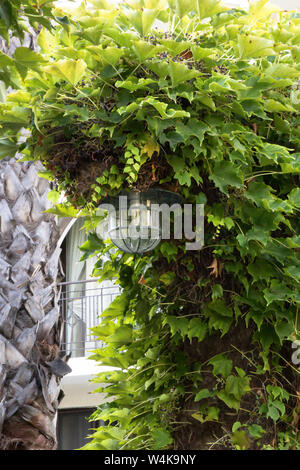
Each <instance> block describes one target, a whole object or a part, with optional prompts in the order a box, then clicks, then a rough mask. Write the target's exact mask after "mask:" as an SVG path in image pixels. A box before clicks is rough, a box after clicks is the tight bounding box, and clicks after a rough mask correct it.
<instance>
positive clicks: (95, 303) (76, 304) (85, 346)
mask: <svg viewBox="0 0 300 470" xmlns="http://www.w3.org/2000/svg"><path fill="white" fill-rule="evenodd" d="M58 286H59V287H60V288H61V295H60V300H59V303H60V308H61V314H62V316H63V319H64V337H63V341H62V347H61V349H62V351H63V352H66V353H67V354H70V353H71V357H84V356H89V355H90V351H92V350H94V349H98V348H101V347H102V345H103V343H102V342H101V341H96V338H95V336H94V335H93V334H92V332H91V331H90V328H92V327H94V326H97V325H98V324H99V323H100V321H101V320H100V318H99V315H100V314H101V313H102V312H103V311H104V310H105V309H106V308H107V307H108V306H109V304H110V303H111V302H112V301H113V299H114V298H115V297H116V296H117V295H119V293H120V288H119V287H118V286H115V285H113V284H112V283H110V281H104V282H103V283H101V284H98V283H97V282H96V281H94V280H85V281H74V282H61V283H60V284H58Z"/></svg>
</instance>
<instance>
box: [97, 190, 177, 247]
mask: <svg viewBox="0 0 300 470" xmlns="http://www.w3.org/2000/svg"><path fill="white" fill-rule="evenodd" d="M120 196H125V197H126V198H127V199H126V202H127V205H126V210H127V214H126V216H125V220H126V225H123V223H122V219H124V214H123V216H122V215H120ZM104 202H105V204H111V205H112V206H113V207H114V209H115V214H114V215H116V217H115V219H113V216H112V215H111V214H110V213H109V214H108V218H109V225H110V227H109V229H108V235H109V237H110V239H111V241H112V243H113V244H114V245H115V246H117V248H119V249H120V250H121V251H123V252H126V253H131V254H134V253H139V254H142V253H145V252H148V251H151V250H153V249H154V248H155V247H156V246H157V245H158V244H159V243H160V241H161V239H162V238H161V237H162V233H161V232H162V230H161V229H162V221H161V213H160V212H159V211H158V212H155V211H154V210H153V208H152V209H151V206H152V205H153V204H155V205H159V206H160V205H161V204H167V205H168V206H172V205H173V204H180V205H181V204H182V203H183V198H182V196H180V195H179V194H176V193H173V192H172V191H169V190H165V189H161V188H150V189H148V190H147V191H128V190H123V191H122V192H121V193H119V194H118V195H116V196H108V197H107V198H105V201H104ZM135 206H137V211H138V210H140V211H141V208H142V209H145V208H146V209H148V210H147V212H146V213H145V212H144V213H141V212H140V213H139V214H138V216H137V218H138V220H141V219H142V218H143V217H144V219H145V218H146V219H148V220H149V223H144V224H143V223H138V224H136V225H134V227H135V230H136V229H137V228H138V229H139V235H138V236H137V237H136V238H134V237H132V236H131V235H130V233H129V232H128V220H129V219H130V216H129V212H130V211H132V210H133V209H134V208H135ZM121 210H124V208H122V207H121ZM142 216H143V217H142ZM153 220H155V222H153ZM144 222H145V221H144ZM151 224H154V225H151ZM155 224H156V225H155ZM149 230H151V238H150V237H149V236H148V235H149ZM147 233H148V235H147ZM153 235H154V236H153ZM120 240H121V242H120Z"/></svg>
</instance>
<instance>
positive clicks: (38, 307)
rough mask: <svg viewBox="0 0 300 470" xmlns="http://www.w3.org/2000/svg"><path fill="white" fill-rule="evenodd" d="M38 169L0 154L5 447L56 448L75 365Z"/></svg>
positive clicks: (9, 47)
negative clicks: (67, 347)
mask: <svg viewBox="0 0 300 470" xmlns="http://www.w3.org/2000/svg"><path fill="white" fill-rule="evenodd" d="M29 29H30V28H29ZM36 36H37V33H36V32H35V31H33V30H30V34H28V33H26V34H25V37H24V40H23V41H22V44H21V42H20V40H19V39H18V38H13V37H11V38H10V42H9V44H8V43H7V42H6V41H5V40H4V39H3V38H1V37H0V50H2V51H3V52H5V53H6V54H8V55H12V54H13V53H14V51H15V49H16V48H17V47H19V46H21V45H22V46H25V47H29V48H30V49H33V50H34V49H37V46H36ZM8 92H9V90H8ZM40 169H41V164H40V163H32V162H23V163H18V162H17V161H16V160H15V159H5V160H2V161H0V449H28V450H29V449H55V448H56V444H57V443H56V416H57V408H58V403H59V400H60V398H61V397H62V392H60V379H61V377H62V376H63V375H64V374H66V373H68V372H70V370H71V369H70V368H69V367H68V365H67V364H66V363H65V361H63V360H62V358H61V357H60V354H59V347H60V343H61V336H62V319H61V318H60V316H59V307H58V294H59V293H58V292H57V289H56V283H57V276H58V274H59V268H58V266H59V255H60V249H59V248H57V240H58V238H59V228H58V226H57V223H56V219H55V217H54V216H52V215H50V214H43V213H42V212H43V211H44V210H45V209H47V208H48V207H49V205H50V203H49V201H48V199H47V193H48V191H49V189H50V188H49V183H48V181H46V180H44V179H41V178H39V176H38V171H39V170H40Z"/></svg>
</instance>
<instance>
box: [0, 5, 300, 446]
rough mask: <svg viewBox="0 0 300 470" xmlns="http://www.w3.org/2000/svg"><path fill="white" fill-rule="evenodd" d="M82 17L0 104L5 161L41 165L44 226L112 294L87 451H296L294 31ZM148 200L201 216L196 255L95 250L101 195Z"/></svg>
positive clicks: (108, 12) (168, 14) (88, 12)
mask: <svg viewBox="0 0 300 470" xmlns="http://www.w3.org/2000/svg"><path fill="white" fill-rule="evenodd" d="M90 3H91V4H92V5H93V7H92V8H90V9H85V6H81V7H80V8H78V9H77V10H76V11H73V12H72V13H73V14H72V19H69V20H67V19H65V20H64V21H63V22H61V24H60V25H59V26H57V27H55V28H54V29H53V30H52V31H51V30H47V29H43V30H42V31H41V33H40V35H39V39H38V42H39V46H40V52H39V53H38V54H37V53H34V52H32V54H33V55H34V56H32V58H33V57H34V58H35V59H34V67H32V69H31V70H29V71H27V70H26V71H24V73H22V72H21V71H20V77H19V78H20V82H21V84H20V88H19V89H18V90H17V91H15V92H13V93H10V94H9V95H8V97H7V100H6V102H5V103H2V104H1V105H0V124H1V134H2V135H1V138H0V153H1V155H3V156H5V155H6V154H7V149H8V148H10V149H13V148H16V149H18V150H19V151H20V152H22V154H23V157H22V158H25V159H37V160H41V161H42V162H43V164H44V166H45V171H44V172H43V173H42V174H41V176H43V177H46V178H49V179H51V180H52V181H53V183H54V185H55V189H54V190H53V191H52V192H51V194H50V198H51V200H52V201H53V202H54V203H55V207H54V208H53V209H50V211H52V212H54V213H56V214H57V215H60V216H76V214H77V213H78V211H81V212H80V215H81V216H86V217H87V221H86V224H85V225H86V229H87V231H88V233H89V237H88V241H87V242H86V243H85V244H84V245H83V246H82V248H81V249H82V252H83V258H87V257H89V256H94V255H95V254H96V255H97V256H98V261H97V263H96V265H95V268H94V275H95V276H96V277H98V278H99V279H100V281H101V280H105V279H111V280H115V282H116V283H117V284H119V285H120V286H121V288H122V292H121V294H120V295H119V296H118V297H117V298H116V299H115V300H114V301H113V302H112V303H111V305H110V306H109V308H108V309H106V310H105V311H104V312H103V313H102V314H101V321H99V325H98V326H95V328H94V329H93V331H94V333H95V335H96V336H97V337H99V339H101V340H102V341H104V343H105V347H104V348H102V349H99V350H97V351H95V352H94V354H93V355H92V358H93V359H95V360H96V361H98V362H99V364H102V365H105V366H111V367H112V368H113V369H112V370H110V371H109V372H103V373H101V374H99V375H98V376H97V377H96V378H95V381H96V382H97V383H99V384H101V386H100V385H99V387H100V388H99V391H102V390H105V392H106V393H107V395H108V397H110V398H111V401H110V402H109V403H107V404H105V405H101V406H100V407H99V409H98V410H97V411H96V412H95V413H94V415H93V417H92V418H93V419H101V420H104V421H105V422H106V426H100V427H99V428H98V429H97V430H95V432H94V433H92V436H91V439H90V442H89V443H88V444H87V445H86V446H85V448H87V449H100V450H101V449H163V448H175V449H223V448H231V449H234V448H236V449H265V448H267V449H273V448H274V449H300V439H299V435H298V421H299V416H300V404H299V393H300V389H299V368H298V366H297V361H296V362H295V361H294V362H293V361H292V355H293V353H294V352H295V351H294V349H293V348H292V342H295V341H296V340H299V320H298V307H297V302H299V288H298V282H299V257H298V253H299V223H298V218H299V206H300V190H299V188H298V174H299V136H300V128H299V114H298V112H299V108H300V90H299V86H298V80H299V70H300V68H299V58H300V47H299V37H300V36H299V35H300V27H299V24H300V17H299V15H298V14H296V13H293V12H279V11H274V8H272V7H270V6H268V4H267V2H266V1H264V0H261V1H259V2H257V3H254V4H253V3H251V6H250V8H249V11H247V12H246V11H243V10H240V9H228V8H226V7H224V6H222V4H221V3H220V2H217V1H215V0H203V1H201V2H200V1H197V0H178V1H174V0H169V1H168V2H166V1H164V0H141V1H128V2H126V4H124V5H123V4H122V5H120V6H119V8H112V7H111V6H110V3H109V2H107V3H106V2H105V1H100V0H94V1H90ZM12 60H14V59H12ZM3 64H4V66H5V67H9V66H10V65H9V64H8V63H7V64H6V63H5V62H3V58H2V56H1V57H0V65H3ZM24 127H26V128H28V129H29V130H30V131H31V134H30V136H29V137H28V138H27V139H26V141H25V142H23V143H22V144H21V145H20V144H19V143H18V140H17V139H18V132H19V130H20V129H21V128H24ZM152 186H154V187H162V188H165V189H169V190H172V191H175V192H178V193H180V194H181V195H182V196H183V197H184V199H185V201H186V202H188V203H202V204H205V244H204V247H203V248H202V249H201V250H200V251H186V250H185V240H168V241H163V242H162V243H161V244H160V245H159V246H158V247H157V248H156V249H155V250H154V251H153V252H151V253H147V254H146V255H145V256H142V257H141V256H132V255H129V254H124V253H121V252H119V251H115V250H112V247H113V246H112V245H111V244H110V243H109V242H103V241H102V240H100V239H99V238H98V237H97V235H96V234H95V227H96V224H97V223H98V222H99V219H98V218H97V216H96V211H95V209H96V208H97V206H98V205H99V203H100V202H101V201H102V200H103V198H105V196H106V195H109V194H117V193H118V192H120V190H121V189H123V188H124V187H126V188H128V187H129V188H131V189H137V190H144V189H148V188H150V187H152ZM62 191H63V192H64V194H65V198H66V199H65V202H64V203H60V204H58V203H57V201H58V197H59V195H60V193H61V192H62ZM294 344H296V343H294Z"/></svg>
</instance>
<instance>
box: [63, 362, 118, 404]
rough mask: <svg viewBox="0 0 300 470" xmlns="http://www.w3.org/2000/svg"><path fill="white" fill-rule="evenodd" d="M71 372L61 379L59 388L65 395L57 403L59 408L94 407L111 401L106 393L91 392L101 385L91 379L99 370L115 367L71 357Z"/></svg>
mask: <svg viewBox="0 0 300 470" xmlns="http://www.w3.org/2000/svg"><path fill="white" fill-rule="evenodd" d="M68 365H69V366H70V367H71V369H72V372H70V374H67V375H65V376H64V377H63V379H62V380H61V389H62V390H63V392H64V394H65V396H64V398H63V399H62V401H61V402H60V404H59V409H60V410H61V409H70V408H95V407H97V406H99V405H101V404H103V403H106V402H109V401H112V398H107V396H106V393H92V392H93V390H96V389H97V388H99V387H101V385H102V384H100V383H92V382H91V379H93V378H94V377H95V375H97V374H99V373H100V372H106V371H110V370H117V368H116V367H109V366H99V365H98V363H97V362H95V361H91V360H90V359H87V358H86V357H78V358H72V359H70V360H69V361H68Z"/></svg>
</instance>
